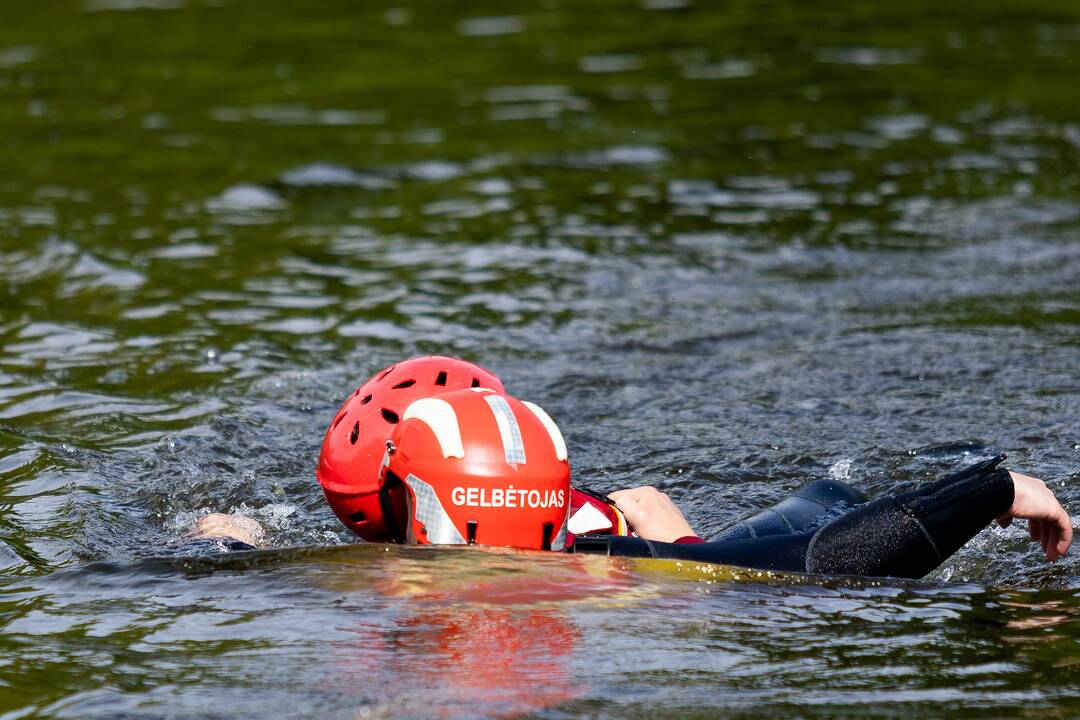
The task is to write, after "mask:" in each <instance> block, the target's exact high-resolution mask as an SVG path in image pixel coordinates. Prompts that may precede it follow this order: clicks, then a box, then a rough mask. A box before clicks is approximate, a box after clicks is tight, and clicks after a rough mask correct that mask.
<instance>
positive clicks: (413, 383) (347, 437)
mask: <svg viewBox="0 0 1080 720" xmlns="http://www.w3.org/2000/svg"><path fill="white" fill-rule="evenodd" d="M474 387H486V388H493V389H495V390H497V391H499V392H501V391H502V388H503V386H502V382H501V381H500V380H499V378H498V377H496V376H495V375H494V374H493V373H491V372H489V371H488V370H485V369H484V368H482V367H480V366H478V365H474V364H472V363H470V362H466V361H465V360H458V359H456V358H449V357H442V356H439V355H430V356H424V357H416V358H412V359H410V360H405V361H404V362H400V363H397V364H395V365H391V366H390V367H388V368H385V369H383V370H381V371H379V372H377V373H375V374H374V375H373V376H372V377H371V378H370V379H369V380H368V381H367V382H365V383H364V384H363V385H361V386H360V387H359V388H357V389H356V391H355V392H354V393H353V394H352V395H350V396H349V398H348V399H347V400H346V401H345V402H344V403H343V404H342V406H341V408H340V409H339V410H338V412H337V414H336V415H335V416H334V421H333V422H332V423H331V424H330V428H329V429H328V430H327V431H326V437H325V438H324V439H323V445H322V452H321V453H320V455H319V464H318V467H317V468H316V471H315V475H316V477H317V478H318V479H319V484H320V485H321V486H322V489H323V492H324V493H325V494H326V500H327V502H329V504H330V507H331V508H332V509H333V511H334V513H335V514H336V515H337V516H338V518H340V520H341V522H343V523H345V526H346V527H348V528H349V529H350V530H352V531H353V532H354V533H356V534H357V535H359V536H360V537H362V538H364V539H365V540H369V541H373V542H386V541H389V540H392V539H393V534H392V532H391V528H390V527H389V525H388V524H387V522H386V510H387V509H388V508H389V507H391V506H392V505H394V504H395V503H399V502H400V501H401V500H403V496H402V495H401V488H398V489H396V490H395V489H392V488H388V489H387V490H385V491H383V492H380V486H379V474H380V471H381V469H382V461H383V456H384V455H385V452H386V440H387V438H389V437H390V433H391V432H392V431H393V430H394V428H395V427H396V426H397V424H398V423H399V422H400V420H401V418H402V417H403V416H404V414H405V410H406V408H408V407H409V405H410V404H411V403H412V402H414V401H415V400H419V399H421V398H425V397H429V396H431V395H436V394H439V393H445V392H447V391H450V390H458V389H463V388H474ZM395 492H396V493H397V494H398V496H397V497H395V496H394V494H395Z"/></svg>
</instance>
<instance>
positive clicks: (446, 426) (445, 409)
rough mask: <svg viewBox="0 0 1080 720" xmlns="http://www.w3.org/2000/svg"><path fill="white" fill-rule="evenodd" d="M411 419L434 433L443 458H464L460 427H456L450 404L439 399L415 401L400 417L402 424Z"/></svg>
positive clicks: (455, 418) (454, 413) (455, 419)
mask: <svg viewBox="0 0 1080 720" xmlns="http://www.w3.org/2000/svg"><path fill="white" fill-rule="evenodd" d="M413 418H416V419H417V420H419V421H420V422H422V423H424V424H425V425H427V426H428V427H429V428H431V432H433V433H435V439H436V440H438V441H439V447H440V448H441V449H442V454H443V457H444V458H452V457H455V458H463V457H465V448H464V446H463V445H462V444H461V426H460V425H458V418H457V413H456V412H455V411H454V408H453V407H452V406H451V405H450V403H448V402H446V401H445V400H440V399H439V398H423V399H421V400H416V401H415V402H413V403H412V404H411V405H409V407H407V408H405V414H404V415H402V416H401V420H402V422H404V421H405V420H412V419H413Z"/></svg>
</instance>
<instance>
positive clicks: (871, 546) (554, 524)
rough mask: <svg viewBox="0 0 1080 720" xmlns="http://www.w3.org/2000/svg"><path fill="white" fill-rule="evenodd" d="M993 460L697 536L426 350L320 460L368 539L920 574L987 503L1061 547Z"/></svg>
mask: <svg viewBox="0 0 1080 720" xmlns="http://www.w3.org/2000/svg"><path fill="white" fill-rule="evenodd" d="M1002 460H1004V456H999V457H997V458H993V459H992V460H988V461H984V462H982V463H979V464H977V465H974V466H972V467H970V468H967V469H965V470H962V471H960V472H958V473H954V474H953V475H950V476H947V477H945V478H943V479H942V480H939V481H937V482H935V483H930V484H928V485H926V486H923V487H921V488H919V489H917V490H914V491H911V492H908V493H904V494H901V495H896V496H886V497H883V498H879V499H877V500H874V501H871V502H867V500H866V499H865V498H864V497H862V495H861V494H860V493H858V491H856V490H855V489H854V488H851V487H850V486H847V485H845V484H843V483H839V482H835V481H817V482H813V483H810V484H809V485H807V486H805V487H804V488H802V489H801V490H799V491H798V492H797V493H795V494H794V495H793V496H791V497H789V498H787V499H785V500H784V501H782V502H780V503H778V504H777V505H775V506H773V507H772V508H769V509H767V510H765V511H763V512H761V513H759V514H758V515H755V516H754V517H751V518H748V519H747V520H744V521H742V522H740V523H738V524H736V525H735V526H732V527H731V528H728V529H727V530H725V531H723V532H722V533H721V534H720V536H718V537H716V538H714V539H713V540H712V541H710V542H706V541H704V540H702V539H701V538H700V537H698V536H697V535H696V533H695V532H694V531H693V529H692V528H691V527H690V525H689V523H688V522H687V521H686V519H685V517H684V516H683V514H682V513H681V512H680V511H679V509H678V507H676V506H675V504H674V503H673V502H672V501H671V499H670V498H669V497H668V496H667V495H665V494H664V493H662V492H660V491H659V490H656V489H655V488H651V487H639V488H632V489H628V490H621V491H618V492H615V493H612V494H611V495H610V496H607V497H604V496H601V495H598V494H596V493H592V492H589V491H582V490H571V489H570V470H569V465H568V463H567V458H566V446H565V443H564V442H563V439H562V435H561V434H560V433H559V430H558V428H557V427H556V426H555V423H554V422H553V421H552V420H551V418H550V417H549V416H548V415H547V414H546V413H544V411H543V410H541V409H540V408H539V407H537V406H536V405H533V404H531V403H525V402H521V401H519V400H517V399H515V398H513V397H511V396H509V395H507V394H506V393H505V391H504V390H503V388H502V384H501V382H500V381H499V380H498V378H496V377H495V376H494V375H492V374H491V373H489V372H487V371H485V370H483V369H482V368H478V367H477V366H475V365H472V364H470V363H466V362H464V361H461V360H453V359H450V358H439V357H431V358H414V359H413V360H409V361H406V362H403V363H400V364H399V365H396V366H392V367H390V368H387V369H386V370H384V371H382V372H380V373H377V374H376V375H375V376H374V377H373V378H372V379H371V380H369V381H368V382H367V383H365V385H363V386H361V387H360V388H359V389H358V390H357V391H356V392H355V393H354V394H353V395H352V396H351V397H350V398H349V399H348V400H347V401H346V402H345V404H344V405H343V406H342V408H341V410H339V412H338V414H337V415H336V416H335V419H334V421H333V423H332V424H331V426H330V429H329V430H328V432H327V435H326V439H325V440H324V443H323V451H322V454H321V457H320V461H319V466H318V470H317V475H318V478H319V481H320V483H321V485H322V487H323V489H324V491H325V493H326V496H327V499H328V501H329V503H330V505H331V507H332V508H333V509H334V511H335V513H336V514H337V515H338V517H339V518H341V519H342V521H343V522H344V523H345V524H346V526H348V527H349V528H350V529H351V530H353V532H355V533H356V534H358V535H360V536H361V537H363V538H364V539H366V540H369V541H375V542H399V543H410V544H474V543H475V544H482V545H494V546H507V547H519V548H526V549H542V550H566V551H569V552H579V553H580V552H585V553H602V554H608V555H622V556H632V557H660V558H676V559H688V560H696V561H701V562H716V563H723V564H730V565H739V566H743V567H751V568H760V569H770V570H780V571H793V572H815V573H827V574H852V575H892V576H898V577H921V576H922V575H925V574H926V573H928V572H930V571H932V570H933V569H934V568H936V567H937V566H938V565H939V564H940V563H942V562H944V560H945V559H946V558H947V557H949V556H950V555H951V554H952V553H953V552H955V551H956V550H957V549H959V548H960V547H961V546H962V545H963V544H964V543H966V542H967V541H968V540H969V539H970V538H971V537H973V536H974V535H975V534H977V533H978V532H979V531H981V530H982V529H983V528H984V527H985V526H986V525H987V524H989V523H990V522H991V521H992V520H994V519H995V518H996V519H997V520H998V522H999V523H1001V524H1002V525H1003V526H1005V525H1008V524H1009V523H1010V522H1012V521H1013V520H1014V519H1027V520H1028V521H1029V531H1030V535H1031V537H1032V539H1033V540H1035V541H1036V542H1039V543H1040V544H1041V545H1042V547H1043V549H1044V551H1045V552H1046V555H1047V558H1048V559H1050V560H1056V559H1057V558H1059V557H1060V556H1061V555H1063V554H1064V553H1065V552H1066V551H1067V550H1068V548H1069V545H1070V544H1071V541H1072V525H1071V522H1070V520H1069V517H1068V515H1067V513H1066V512H1065V510H1064V509H1063V508H1062V507H1061V504H1060V503H1059V502H1058V501H1057V499H1056V498H1055V497H1054V495H1053V493H1052V492H1050V490H1049V489H1047V488H1046V486H1045V484H1044V483H1042V481H1040V480H1037V479H1035V478H1032V477H1029V476H1026V475H1021V474H1019V473H1011V472H1009V471H1007V470H1005V469H1003V468H1001V467H999V465H1000V463H1001V462H1002ZM235 518H236V516H224V515H217V514H216V515H210V516H207V517H206V518H203V519H202V520H200V522H199V524H198V526H197V528H196V530H195V531H194V533H193V534H194V536H195V537H197V538H203V539H212V538H216V539H220V540H227V541H229V542H232V543H234V545H233V547H234V548H235V547H237V545H235V543H240V544H241V546H243V545H248V546H254V545H257V544H258V541H259V537H258V535H259V530H261V529H260V528H258V526H257V523H255V524H254V526H251V525H250V524H249V525H248V526H247V527H239V532H238V528H237V526H236V524H235ZM249 522H250V521H249Z"/></svg>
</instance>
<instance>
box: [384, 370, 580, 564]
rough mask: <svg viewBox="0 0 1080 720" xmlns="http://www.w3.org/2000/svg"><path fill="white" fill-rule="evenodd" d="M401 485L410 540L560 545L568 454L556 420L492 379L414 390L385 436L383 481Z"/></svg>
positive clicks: (567, 494) (559, 547)
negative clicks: (488, 384)
mask: <svg viewBox="0 0 1080 720" xmlns="http://www.w3.org/2000/svg"><path fill="white" fill-rule="evenodd" d="M394 486H398V487H403V488H404V491H405V506H404V508H403V510H402V511H401V512H402V516H403V517H402V518H401V520H402V524H403V525H404V530H405V535H404V538H399V540H400V539H404V540H405V541H406V542H409V543H415V544H420V545H428V544H437V545H455V544H456V545H463V544H466V543H467V544H470V545H471V544H474V543H478V544H481V545H498V546H504V547H517V548H525V549H533V550H562V549H563V548H564V547H565V545H566V520H567V515H568V511H569V509H570V464H569V463H568V462H567V459H566V443H565V442H564V440H563V437H562V433H560V432H559V428H558V427H556V425H555V423H554V421H552V419H551V418H550V417H549V416H548V414H547V413H545V412H544V411H543V410H541V409H540V408H539V407H537V406H536V405H533V404H532V403H528V402H522V401H520V400H517V399H516V398H513V397H510V396H509V395H506V394H504V393H501V392H497V391H495V390H490V389H482V388H477V389H472V390H460V391H457V392H453V393H447V394H445V395H438V396H434V397H430V398H424V399H421V400H417V401H415V402H413V403H412V404H411V405H409V407H408V409H406V410H405V413H404V414H403V415H402V422H401V423H399V424H398V426H397V427H395V428H394V432H393V433H392V434H391V436H390V444H389V445H388V446H387V452H386V460H385V469H384V471H383V487H384V488H387V487H394Z"/></svg>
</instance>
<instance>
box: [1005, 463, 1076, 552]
mask: <svg viewBox="0 0 1080 720" xmlns="http://www.w3.org/2000/svg"><path fill="white" fill-rule="evenodd" d="M1009 475H1011V476H1012V480H1013V504H1012V507H1010V508H1009V512H1007V513H1005V514H1004V515H1002V516H1001V517H999V518H998V524H999V525H1001V527H1008V526H1009V525H1010V524H1011V523H1012V521H1013V518H1023V519H1026V520H1027V521H1028V534H1029V535H1031V539H1032V540H1034V541H1035V542H1037V543H1039V544H1040V545H1042V547H1043V551H1044V552H1045V553H1046V559H1047V560H1050V561H1051V562H1053V561H1054V560H1057V559H1058V558H1059V557H1061V556H1062V555H1064V554H1065V553H1066V552H1068V550H1069V546H1070V545H1071V544H1072V534H1073V531H1072V520H1070V519H1069V514H1068V513H1067V512H1065V508H1063V507H1061V503H1060V502H1058V499H1057V498H1056V497H1054V493H1053V492H1051V491H1050V489H1049V488H1047V487H1046V483H1044V482H1043V481H1042V480H1039V479H1038V478H1033V477H1029V476H1027V475H1021V474H1020V473H1016V472H1012V471H1010V472H1009Z"/></svg>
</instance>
